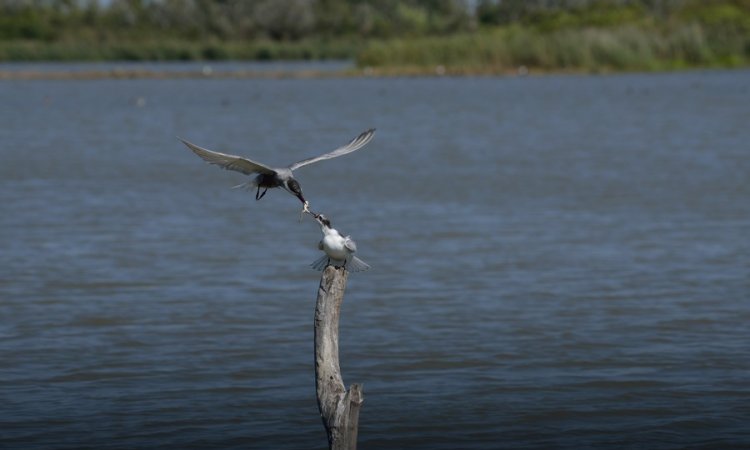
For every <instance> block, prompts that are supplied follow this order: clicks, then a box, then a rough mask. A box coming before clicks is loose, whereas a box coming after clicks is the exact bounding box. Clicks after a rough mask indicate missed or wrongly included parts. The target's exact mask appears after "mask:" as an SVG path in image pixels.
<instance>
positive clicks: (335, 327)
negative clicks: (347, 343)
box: [315, 266, 364, 450]
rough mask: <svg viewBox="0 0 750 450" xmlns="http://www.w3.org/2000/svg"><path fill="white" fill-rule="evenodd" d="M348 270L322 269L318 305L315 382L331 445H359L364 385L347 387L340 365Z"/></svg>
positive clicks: (342, 448) (338, 449) (348, 449)
mask: <svg viewBox="0 0 750 450" xmlns="http://www.w3.org/2000/svg"><path fill="white" fill-rule="evenodd" d="M347 276H348V272H347V271H346V270H345V269H344V268H335V267H333V266H328V267H326V269H325V270H324V271H323V275H322V276H321V278H320V287H319V288H318V301H317V304H316V306H315V386H316V390H317V395H318V409H319V410H320V415H321V417H322V419H323V425H324V426H325V428H326V432H327V433H328V448H329V449H335V450H353V449H356V448H357V431H358V424H359V409H360V407H361V406H362V402H363V401H364V398H363V396H362V385H360V384H352V386H351V388H350V389H349V391H347V390H346V388H345V387H344V380H343V379H342V378H341V369H340V368H339V317H340V313H341V303H342V302H343V301H344V290H345V289H346V279H347Z"/></svg>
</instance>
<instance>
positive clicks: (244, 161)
mask: <svg viewBox="0 0 750 450" xmlns="http://www.w3.org/2000/svg"><path fill="white" fill-rule="evenodd" d="M374 134H375V129H374V128H373V129H370V130H367V131H365V132H364V133H362V134H360V135H359V136H357V137H356V138H354V139H352V141H351V142H349V143H348V144H346V145H343V146H341V147H339V148H337V149H336V150H333V151H331V152H328V153H325V154H322V155H320V156H315V157H312V158H307V159H303V160H302V161H297V162H296V163H294V164H291V165H289V166H288V167H269V166H267V165H265V164H261V163H259V162H256V161H252V160H250V159H248V158H243V157H242V156H235V155H228V154H226V153H219V152H215V151H212V150H208V149H205V148H203V147H199V146H197V145H195V144H192V143H190V142H188V141H186V140H184V139H182V138H178V139H180V140H181V141H182V142H183V143H184V144H185V145H187V146H188V148H189V149H190V150H192V151H193V152H194V153H195V154H196V155H198V156H200V157H201V158H203V159H204V160H206V161H207V162H209V163H211V164H216V165H217V166H219V167H221V168H222V169H228V170H234V171H237V172H242V173H244V174H245V175H255V177H254V178H253V179H251V180H250V181H248V182H246V183H243V184H241V185H239V186H236V187H249V188H253V187H255V188H257V191H256V192H255V200H260V199H262V198H263V196H264V195H266V191H268V189H269V188H278V187H280V188H283V189H284V190H286V191H287V192H289V193H290V194H292V195H294V196H295V197H297V198H298V199H299V200H300V201H301V202H302V205H303V211H308V207H309V203H308V202H307V200H305V197H304V196H303V195H302V188H300V185H299V182H297V180H296V179H295V178H294V176H293V175H292V172H293V171H295V170H297V169H299V168H300V167H304V166H306V165H308V164H312V163H315V162H318V161H323V160H326V159H331V158H336V157H337V156H342V155H346V154H347V153H351V152H353V151H355V150H359V149H360V148H362V147H364V146H365V145H367V143H368V142H370V141H371V140H372V136H373V135H374ZM261 189H263V192H261Z"/></svg>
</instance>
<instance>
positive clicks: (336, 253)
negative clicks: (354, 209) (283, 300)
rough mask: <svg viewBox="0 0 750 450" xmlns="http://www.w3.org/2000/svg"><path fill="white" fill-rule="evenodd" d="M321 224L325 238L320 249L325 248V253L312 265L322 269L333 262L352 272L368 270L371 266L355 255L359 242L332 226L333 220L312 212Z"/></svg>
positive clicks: (319, 245)
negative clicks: (343, 234)
mask: <svg viewBox="0 0 750 450" xmlns="http://www.w3.org/2000/svg"><path fill="white" fill-rule="evenodd" d="M310 214H312V216H313V217H314V218H315V220H316V221H317V222H318V223H319V224H320V231H321V232H322V233H323V239H321V241H320V242H319V243H318V250H323V251H324V252H325V255H323V256H322V257H320V258H319V259H317V260H315V262H313V263H312V264H311V265H310V267H312V268H313V269H315V270H318V271H322V270H323V269H325V268H326V266H328V265H331V264H333V265H334V266H336V267H340V266H344V268H346V270H348V271H350V272H359V271H362V270H367V269H369V268H370V266H369V265H368V264H367V263H366V262H364V261H362V260H361V259H359V258H357V257H356V256H354V253H355V252H356V251H357V244H356V243H355V242H354V240H352V238H351V237H349V236H342V235H341V233H339V232H338V230H336V229H335V228H331V221H330V220H328V219H327V218H326V216H324V215H323V214H315V213H310Z"/></svg>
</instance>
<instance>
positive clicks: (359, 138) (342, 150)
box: [289, 128, 375, 170]
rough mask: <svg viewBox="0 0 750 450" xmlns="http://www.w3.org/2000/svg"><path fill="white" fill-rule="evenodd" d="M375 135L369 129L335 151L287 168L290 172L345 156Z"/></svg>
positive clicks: (365, 143) (372, 130)
mask: <svg viewBox="0 0 750 450" xmlns="http://www.w3.org/2000/svg"><path fill="white" fill-rule="evenodd" d="M374 134H375V128H371V129H369V130H367V131H365V132H364V133H362V134H360V135H359V136H357V137H355V138H354V139H352V141H351V142H349V143H348V144H346V145H344V146H342V147H339V148H337V149H336V150H334V151H332V152H328V153H326V154H323V155H320V156H315V157H313V158H307V159H303V160H302V161H297V162H296V163H294V164H292V165H290V166H289V169H290V170H297V169H299V168H300V167H302V166H306V165H308V164H312V163H314V162H318V161H323V160H324V159H331V158H335V157H337V156H341V155H346V154H347V153H351V152H353V151H354V150H359V149H360V148H362V147H364V146H365V145H367V143H368V142H370V141H371V140H372V136H373V135H374Z"/></svg>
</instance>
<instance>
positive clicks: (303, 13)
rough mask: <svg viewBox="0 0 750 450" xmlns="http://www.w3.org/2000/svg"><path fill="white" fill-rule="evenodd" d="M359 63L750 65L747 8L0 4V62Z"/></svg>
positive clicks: (528, 2)
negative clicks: (206, 61)
mask: <svg viewBox="0 0 750 450" xmlns="http://www.w3.org/2000/svg"><path fill="white" fill-rule="evenodd" d="M225 59H233V60H278V59H306V60H312V59H316V60H317V59H354V60H356V62H357V65H358V66H359V67H360V68H367V71H368V72H369V73H375V74H377V73H392V74H399V73H400V74H404V73H435V72H436V71H437V72H438V73H456V74H461V73H508V72H513V71H516V70H518V68H519V67H525V68H527V69H529V70H532V71H585V72H601V71H615V70H668V69H678V68H687V67H738V66H746V65H748V64H749V63H750V0H479V1H476V2H468V1H465V0H405V1H398V0H380V1H377V2H375V1H367V0H257V1H241V0H220V1H211V0H109V1H100V0H0V61H23V60H26V61H29V60H37V61H38V60H79V61H80V60H225Z"/></svg>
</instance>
